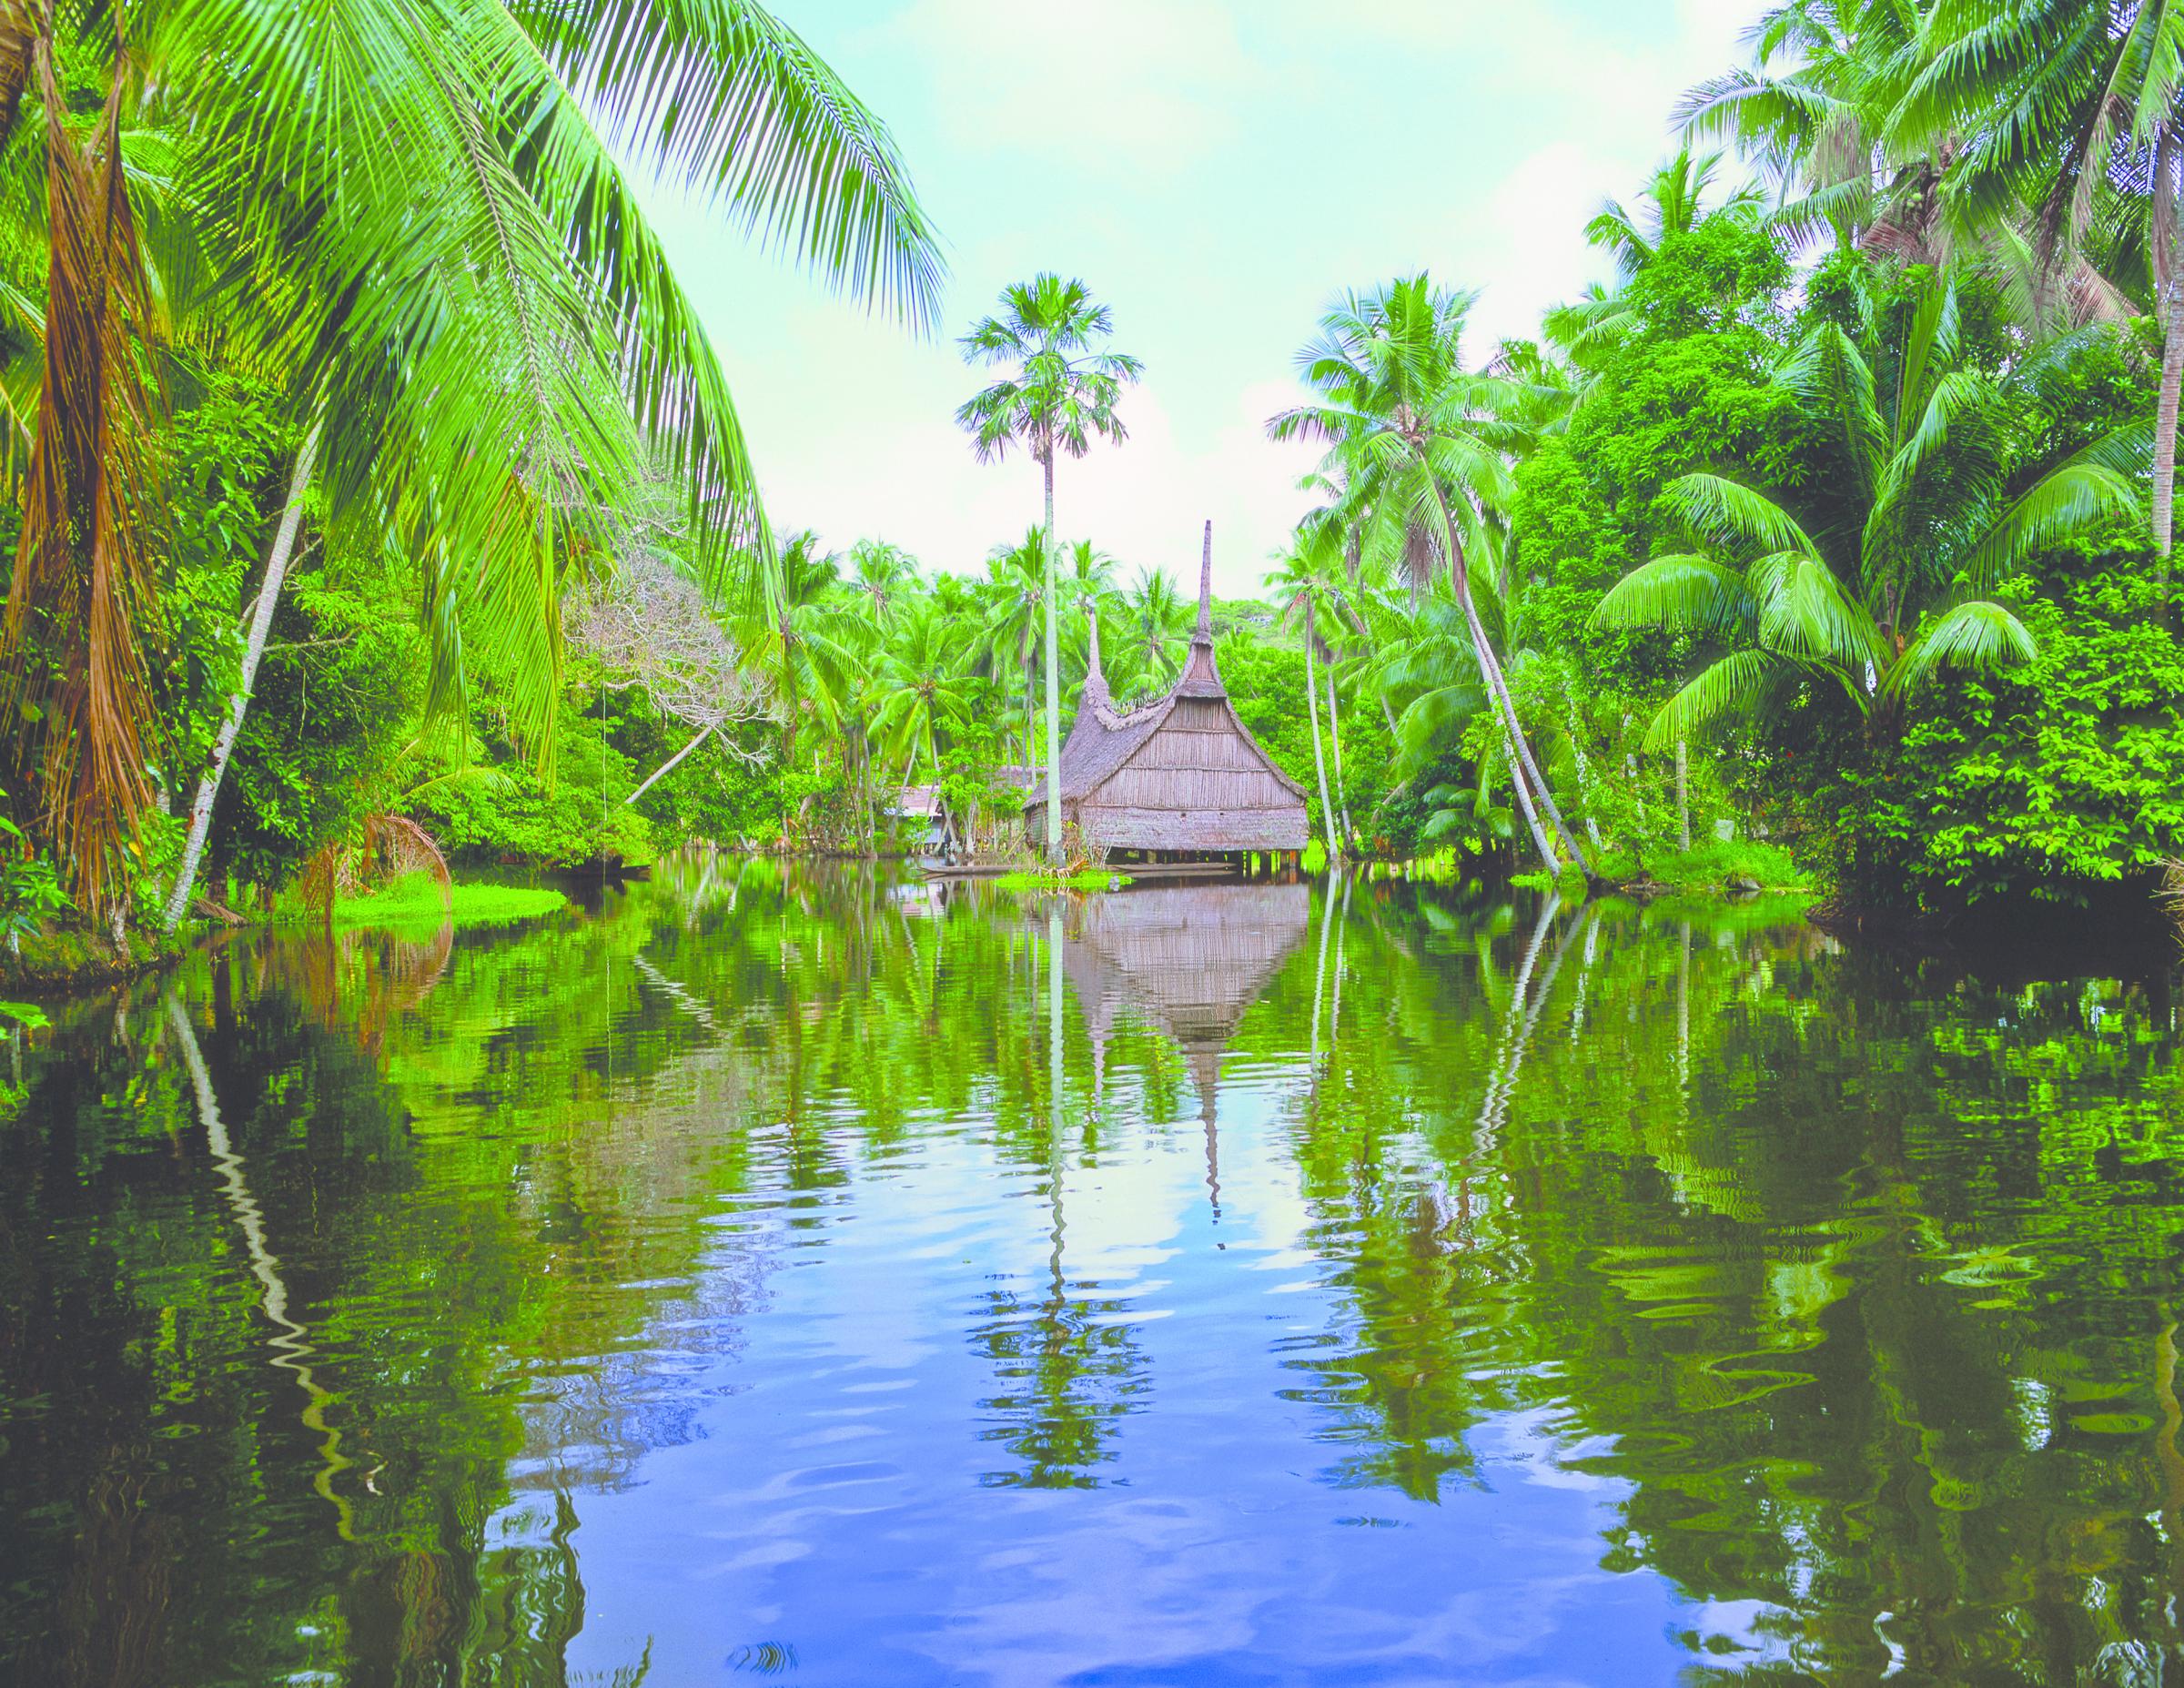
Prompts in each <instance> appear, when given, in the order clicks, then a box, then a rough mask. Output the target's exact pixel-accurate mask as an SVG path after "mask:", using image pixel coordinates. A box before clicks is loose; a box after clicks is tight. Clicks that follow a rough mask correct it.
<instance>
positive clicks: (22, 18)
mask: <svg viewBox="0 0 2184 1688" xmlns="http://www.w3.org/2000/svg"><path fill="white" fill-rule="evenodd" d="M52 27H53V18H52V12H51V10H50V8H49V7H47V6H45V5H39V4H37V0H0V147H4V146H5V145H6V144H7V142H8V140H9V139H10V137H12V136H14V134H15V119H16V117H17V116H20V115H21V113H22V110H23V88H24V86H25V84H26V83H27V82H29V80H30V71H31V59H32V56H33V55H34V54H35V51H36V48H37V45H38V42H39V41H40V40H41V39H42V38H44V37H45V35H46V34H47V32H48V31H50V30H51V28H52Z"/></svg>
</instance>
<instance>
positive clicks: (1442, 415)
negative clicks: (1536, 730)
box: [1268, 274, 1584, 873]
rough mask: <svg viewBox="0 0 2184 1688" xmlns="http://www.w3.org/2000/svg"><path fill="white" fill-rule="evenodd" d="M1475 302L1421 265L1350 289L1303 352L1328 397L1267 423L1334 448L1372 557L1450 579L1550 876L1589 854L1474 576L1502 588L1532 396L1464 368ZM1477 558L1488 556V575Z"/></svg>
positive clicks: (1405, 573) (1408, 574)
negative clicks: (1556, 789) (1510, 509)
mask: <svg viewBox="0 0 2184 1688" xmlns="http://www.w3.org/2000/svg"><path fill="white" fill-rule="evenodd" d="M1474 298H1475V296H1474V295H1472V294H1468V293H1458V292H1451V291H1449V290H1446V289H1442V288H1435V287H1433V286H1432V284H1431V282H1430V281H1429V279H1428V278H1426V277H1425V276H1424V275H1422V274H1421V275H1418V276H1414V277H1411V278H1404V279H1400V280H1398V281H1395V282H1392V283H1390V284H1389V285H1388V286H1386V287H1383V288H1378V289H1376V290H1374V291H1373V292H1370V293H1368V294H1364V295H1358V294H1351V295H1350V296H1348V297H1346V298H1344V299H1343V300H1342V301H1341V302H1340V303H1339V304H1338V305H1337V306H1336V307H1335V308H1334V309H1333V310H1331V311H1330V312H1329V314H1328V315H1327V316H1326V318H1323V319H1322V323H1321V330H1322V332H1321V337H1320V339H1318V340H1316V341H1315V342H1313V343H1312V344H1311V345H1310V346H1309V347H1308V348H1306V349H1305V351H1304V353H1303V355H1302V357H1301V359H1300V362H1301V364H1302V366H1303V371H1304V376H1305V379H1306V380H1307V382H1308V383H1309V385H1310V386H1312V387H1313V388H1315V389H1317V390H1318V393H1319V396H1320V402H1318V403H1316V404H1310V405H1302V406H1299V407H1297V408H1296V409H1290V410H1286V411H1283V412H1281V413H1280V414H1279V415H1277V416H1275V417H1274V418H1272V419H1270V420H1269V423H1268V430H1269V433H1270V434H1271V435H1272V437H1273V438H1275V439H1276V440H1316V441H1319V442H1320V443H1321V444H1323V445H1325V446H1326V447H1327V449H1328V458H1329V460H1330V463H1329V467H1330V469H1334V468H1337V467H1339V469H1340V474H1341V475H1342V477H1343V485H1344V486H1345V488H1346V489H1347V497H1346V502H1347V505H1348V507H1349V511H1350V513H1352V514H1353V515H1354V519H1355V520H1356V521H1358V522H1359V523H1360V534H1361V539H1362V546H1363V550H1364V551H1365V553H1367V554H1368V555H1371V556H1373V557H1375V558H1376V559H1378V560H1379V561H1381V562H1382V563H1383V564H1384V566H1387V567H1389V568H1390V570H1391V571H1399V572H1400V575H1401V576H1402V577H1403V578H1405V579H1407V581H1409V583H1410V585H1411V591H1412V593H1413V595H1414V596H1415V595H1416V594H1418V593H1420V592H1421V591H1423V590H1424V588H1425V586H1426V584H1427V582H1428V581H1430V580H1431V579H1432V578H1434V577H1436V576H1437V575H1445V576H1446V577H1447V578H1448V580H1449V581H1450V582H1451V588H1452V591H1453V593H1454V596H1455V599H1456V601H1457V603H1458V605H1459V606H1460V607H1461V611H1462V613H1463V617H1464V621H1465V622H1466V625H1467V628H1468V629H1469V631H1470V633H1471V641H1472V645H1473V649H1474V651H1475V652H1476V657H1477V662H1478V666H1479V670H1480V672H1481V676H1482V677H1483V678H1484V680H1485V682H1486V686H1487V691H1488V693H1489V697H1490V700H1491V704H1492V707H1493V709H1494V713H1495V716H1496V719H1497V722H1498V723H1499V724H1500V727H1501V730H1502V735H1503V738H1504V740H1505V742H1506V743H1507V746H1508V750H1509V758H1510V763H1511V767H1512V772H1513V773H1514V776H1515V782H1514V783H1515V788H1516V794H1517V799H1518V805H1519V807H1520V809H1521V810H1522V813H1523V814H1524V817H1525V820H1526V823H1527V824H1528V826H1529V827H1530V829H1531V832H1532V842H1533V844H1534V845H1535V847H1536V848H1537V849H1538V852H1539V854H1540V859H1541V860H1542V863H1544V864H1545V865H1546V867H1547V869H1548V871H1549V872H1550V873H1559V872H1560V871H1561V869H1562V865H1563V864H1564V862H1565V861H1567V862H1569V863H1572V864H1576V865H1577V866H1578V867H1579V868H1580V869H1581V870H1582V869H1583V867H1584V855H1583V853H1582V851H1581V850H1580V849H1579V848H1578V845H1577V841H1576V840H1575V838H1573V837H1572V836H1571V834H1570V829H1569V827H1568V826H1567V825H1566V824H1564V823H1563V822H1562V814H1561V811H1560V809H1559V808H1558V807H1557V806H1556V804H1555V802H1554V797H1553V793H1552V792H1551V791H1549V790H1548V787H1547V782H1546V780H1545V779H1544V778H1543V777H1542V774H1541V773H1540V770H1539V765H1538V763H1537V762H1536V760H1535V759H1534V758H1533V756H1532V748H1531V745H1530V743H1529V742H1528V741H1527V740H1526V738H1525V736H1524V729H1523V726H1522V723H1521V722H1519V720H1518V719H1517V713H1516V704H1515V702H1514V701H1513V700H1512V697H1511V696H1510V692H1509V687H1508V683H1507V681H1506V679H1505V678H1504V677H1503V675H1502V667H1501V663H1500V661H1499V659H1498V658H1497V656H1496V654H1495V652H1494V650H1493V646H1492V644H1491V642H1490V641H1489V639H1488V636H1487V632H1486V629H1485V626H1484V623H1483V622H1481V617H1480V614H1479V611H1478V606H1477V604H1476V603H1475V601H1474V589H1475V586H1476V584H1477V582H1478V581H1479V580H1481V579H1483V580H1484V581H1485V582H1486V588H1487V590H1488V591H1491V590H1492V588H1493V571H1494V567H1495V565H1496V563H1497V562H1498V561H1499V559H1500V558H1501V556H1502V549H1503V547H1502V535H1503V533H1504V531H1505V530H1506V518H1505V515H1504V512H1505V510H1506V508H1507V505H1508V501H1509V499H1510V496H1511V492H1512V479H1511V463H1512V458H1513V455H1514V454H1515V453H1516V452H1517V451H1518V450H1521V449H1522V448H1523V447H1524V446H1525V444H1526V443H1527V442H1528V440H1529V439H1530V438H1531V430H1530V429H1529V428H1528V426H1527V425H1526V424H1525V422H1524V421H1522V419H1514V418H1521V416H1522V412H1523V410H1524V408H1525V405H1526V403H1527V399H1526V397H1525V395H1524V394H1522V392H1521V391H1519V390H1518V389H1517V388H1516V387H1515V385H1514V384H1512V383H1511V382H1509V381H1507V380H1504V379H1500V378H1497V377H1494V376H1491V375H1484V374H1480V373H1477V372H1474V371H1472V370H1470V369H1466V368H1465V367H1464V358H1463V344H1462V332H1463V325H1464V320H1465V318H1466V317H1467V316H1468V314H1469V312H1470V310H1471V304H1472V301H1473V299H1474ZM1474 564H1484V565H1485V572H1484V573H1483V575H1480V574H1475V573H1474ZM1550 827H1552V832H1553V834H1554V836H1553V838H1552V840H1551V838H1550V836H1549V828H1550ZM1557 844H1559V845H1560V849H1559V850H1558V848H1557Z"/></svg>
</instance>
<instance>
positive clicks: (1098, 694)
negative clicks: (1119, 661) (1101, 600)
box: [1085, 603, 1114, 703]
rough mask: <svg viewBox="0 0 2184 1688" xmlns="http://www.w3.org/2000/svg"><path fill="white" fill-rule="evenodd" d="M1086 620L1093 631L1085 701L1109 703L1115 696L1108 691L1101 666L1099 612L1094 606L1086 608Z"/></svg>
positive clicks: (1087, 665) (1086, 664) (1088, 660)
mask: <svg viewBox="0 0 2184 1688" xmlns="http://www.w3.org/2000/svg"><path fill="white" fill-rule="evenodd" d="M1085 620H1086V622H1087V623H1088V624H1089V626H1090V629H1091V639H1092V643H1091V650H1090V652H1089V654H1087V657H1086V659H1085V700H1086V702H1101V703H1105V702H1109V701H1110V700H1111V699H1112V698H1113V696H1114V694H1113V693H1112V692H1109V691H1108V690H1107V674H1106V672H1104V671H1103V670H1102V669H1101V668H1100V665H1099V611H1098V609H1097V607H1096V606H1095V605H1092V604H1089V603H1087V605H1086V606H1085Z"/></svg>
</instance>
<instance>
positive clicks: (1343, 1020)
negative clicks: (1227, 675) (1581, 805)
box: [0, 861, 2184, 1688]
mask: <svg viewBox="0 0 2184 1688" xmlns="http://www.w3.org/2000/svg"><path fill="white" fill-rule="evenodd" d="M59 1017H60V1022H61V1023H60V1025H59V1026H58V1027H57V1028H56V1031H55V1032H54V1033H52V1034H49V1035H47V1036H45V1037H44V1038H42V1039H41V1040H40V1042H39V1043H38V1045H37V1046H35V1047H32V1048H29V1049H27V1050H23V1049H18V1050H17V1051H16V1052H15V1054H16V1056H17V1058H18V1059H19V1061H20V1063H21V1075H22V1077H23V1079H24V1082H25V1084H26V1086H27V1087H28V1099H27V1101H26V1102H25V1104H24V1105H23V1106H22V1107H21V1108H20V1109H19V1111H17V1112H16V1113H15V1115H14V1117H12V1118H10V1119H8V1120H7V1121H6V1122H5V1124H0V1149H4V1151H5V1172H4V1173H0V1676H5V1678H6V1679H7V1680H10V1681H14V1682H19V1683H36V1684H40V1685H41V1688H42V1685H44V1684H86V1685H88V1684H116V1685H126V1688H134V1685H137V1684H147V1685H148V1684H169V1683H173V1684H226V1683H236V1684H258V1683H355V1684H403V1685H405V1688H407V1685H409V1684H420V1685H421V1684H456V1683H463V1684H484V1683H491V1684H521V1685H524V1688H528V1685H530V1684H550V1683H618V1684H633V1683H639V1682H643V1683H652V1684H662V1685H666V1684H674V1685H680V1684H684V1683H730V1682H733V1681H738V1680H743V1679H744V1678H746V1677H750V1676H757V1675H769V1674H770V1675H773V1676H777V1677H779V1678H780V1679H782V1680H785V1681H792V1682H809V1683H829V1684H835V1683H839V1684H856V1685H858V1688H866V1685H870V1684H885V1683H962V1684H987V1683H992V1684H1046V1683H1209V1684H1227V1683H1311V1684H1327V1683H1376V1684H1378V1683H1390V1684H1396V1683H1673V1682H1678V1681H1684V1682H1697V1683H1704V1682H1715V1681H1723V1682H1727V1681H1740V1682H1741V1681H1756V1682H1826V1683H1866V1682H1873V1681H1877V1680H1880V1679H1883V1678H1884V1677H1886V1678H1888V1679H1890V1680H1893V1681H1896V1682H1901V1683H2073V1684H2078V1683H2116V1684H2127V1683H2128V1684H2138V1683H2156V1682H2160V1681H2165V1680H2166V1681H2169V1682H2176V1681H2179V1680H2180V1679H2184V1677H2180V1673H2184V1647H2180V1645H2179V1643H2180V1631H2179V1625H2180V1624H2184V1612H2179V1605H2178V1596H2179V1592H2180V1591H2179V1580H2180V1579H2184V1531H2180V1530H2179V1522H2180V1514H2179V1509H2180V1508H2184V1451H2180V1450H2179V1421H2180V1420H2184V1412H2180V1410H2179V1403H2178V1393H2177V1390H2178V1383H2177V1380H2176V1371H2177V1350H2178V1344H2179V1336H2178V1327H2177V1322H2176V1321H2177V1319H2178V1316H2179V1315H2178V1309H2179V1306H2184V1270H2180V1266H2179V1247H2180V1245H2184V1116H2180V1113H2179V1104H2180V1097H2179V1074H2180V1073H2184V1048H2180V1046H2179V1036H2178V1033H2177V1031H2176V1029H2175V1023H2174V1013H2173V1010H2172V1007H2171V1005H2170V1002H2169V996H2168V994H2167V991H2166V988H2165V986H2164V984H2163V982H2162V981H2159V980H2156V981H2155V982H2154V983H2153V984H2152V985H2150V986H2149V985H2148V984H2145V983H2131V984H2127V983H2119V982H2115V981H2108V980H2102V979H2083V980H2078V981H2074V982H2063V983H2048V984H2038V985H2033V986H2007V987H2006V986H2000V985H1997V984H1994V983H1986V982H1981V981H1979V980H1977V979H1974V978H1967V977H1965V976H1962V975H1958V974H1956V973H1953V972H1951V971H1948V970H1946V969H1945V968H1943V967H1941V966H1939V965H1936V964H1933V963H1927V964H1924V965H1916V964H1911V963H1906V962H1904V961H1901V960H1896V959H1890V958H1887V957H1883V956H1878V955H1872V954H1867V953H1861V952H1857V951H1854V950H1845V949H1842V948H1839V947H1838V946H1836V945H1834V944H1832V943H1831V942H1829V941H1828V940H1826V939H1825V938H1823V937H1821V936H1819V935H1817V934H1815V933H1814V932H1813V931H1811V930H1809V929H1808V928H1805V926H1803V925H1801V924H1800V923H1798V922H1797V921H1795V919H1794V918H1783V919H1778V920H1775V921H1772V922H1771V921H1770V919H1769V918H1768V916H1767V915H1765V914H1764V912H1754V911H1742V912H1734V911H1727V910H1720V909H1715V910H1703V911H1700V912H1698V913H1697V914H1695V915H1693V916H1691V917H1690V918H1684V917H1680V916H1679V915H1676V914H1674V913H1673V912H1669V911H1665V910H1663V909H1662V908H1659V907H1656V908H1654V909H1653V910H1650V911H1645V910H1639V909H1636V908H1632V907H1625V906H1620V905H1608V906H1605V907H1600V906H1593V907H1587V908H1583V909H1571V908H1566V907H1560V906H1555V905H1544V906H1542V905H1539V904H1535V903H1523V902H1520V903H1518V904H1516V905H1512V904H1510V903H1509V902H1508V901H1507V900H1506V899H1505V898H1502V897H1493V896H1489V897H1485V898H1483V899H1482V898H1481V897H1479V896H1477V895H1472V896H1471V897H1468V898H1467V897H1465V896H1462V895H1457V894H1455V893H1451V892H1430V891H1424V890H1421V889H1417V888H1414V887H1411V886H1408V885H1391V884H1370V883H1367V884H1355V883H1353V884H1350V885H1347V886H1338V887H1336V888H1334V889H1333V890H1331V891H1330V889H1329V888H1328V887H1327V886H1326V885H1325V884H1314V885H1309V886H1308V885H1304V884H1297V885H1286V886H1284V885H1236V886H1212V885H1191V886H1186V887H1182V888H1133V889H1131V890H1129V891H1127V892H1123V893H1119V894H1111V895H1105V896H1097V897H1094V898H1091V899H1089V900H1084V901H1072V902H1069V903H1067V904H1066V905H1065V904H1058V903H1057V904H1055V905H1051V906H1049V905H1046V904H1045V903H1042V902H1036V901H1030V900H1024V899H1012V898H1008V897H1006V896H997V895H989V894H987V893H986V891H985V890H984V889H983V888H976V889H974V890H972V891H971V892H969V893H966V895H961V896H959V897H957V898H955V899H954V900H951V901H945V902H944V901H941V900H939V899H938V898H937V897H936V896H935V895H933V894H931V893H929V892H928V891H927V890H925V888H924V887H913V886H905V885H890V884H886V883H885V881H884V880H878V879H875V878H874V877H873V876H871V875H869V874H867V875H864V876H859V875H856V874H847V875H840V876H835V877H832V878H821V877H817V876H811V875H803V874H786V875H784V874H783V873H782V872H781V871H780V870H779V869H777V868H775V867H773V866H770V865H767V864H733V863H729V862H726V861H718V862H696V863H692V864H688V865H686V866H682V867H678V868H676V869H675V870H674V871H672V872H671V873H669V874H664V875H663V876H662V878H661V879H659V880H657V881H655V882H654V883H652V884H649V885H644V886H640V887H636V888H633V889H632V890H630V891H629V892H627V893H624V894H617V895H612V896H611V897H610V898H609V900H608V901H607V903H606V905H604V907H603V908H602V909H599V910H596V911H593V912H590V913H583V914H578V913H571V914H570V915H566V916H562V917H559V918H557V919H554V920H552V921H549V922H546V923H542V924H539V925H532V926H531V927H528V928H524V929H521V930H516V931H511V932H502V933H480V934H464V935H460V937H456V938H454V939H452V940H450V938H449V937H447V936H446V935H440V936H435V935H432V934H431V933H430V932H420V933H417V934H412V935H402V936H399V937H394V938H389V937H383V936H375V937H349V938H343V939H339V940H333V939H325V938H318V939H308V940H306V939H300V938H289V939H284V940H281V941H278V942H260V943H243V944H238V945H234V946H232V947H230V948H228V949H226V950H224V951H222V952H220V953H219V954H218V955H215V956H210V957H200V958H198V959H197V961H195V962H193V963H192V964H191V965H189V966H188V967H187V968H185V969H184V970H183V971H182V972H180V973H179V974H178V975H175V976H173V977H171V978H169V979H167V980H163V981H159V982H157V984H156V985H154V986H148V987H146V988H143V989H140V990H138V991H136V992H135V993H133V994H129V995H126V996H109V997H103V998H99V999H97V1000H93V1001H86V1002H83V1003H79V1004H76V1005H74V1006H70V1007H68V1008H67V1009H66V1010H65V1011H64V1012H63V1013H62V1014H61V1016H59Z"/></svg>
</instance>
